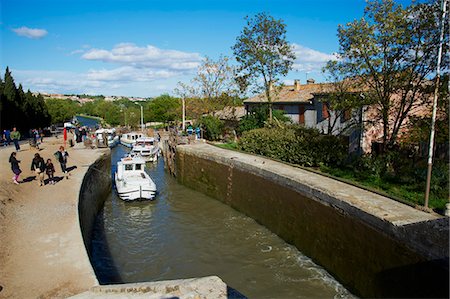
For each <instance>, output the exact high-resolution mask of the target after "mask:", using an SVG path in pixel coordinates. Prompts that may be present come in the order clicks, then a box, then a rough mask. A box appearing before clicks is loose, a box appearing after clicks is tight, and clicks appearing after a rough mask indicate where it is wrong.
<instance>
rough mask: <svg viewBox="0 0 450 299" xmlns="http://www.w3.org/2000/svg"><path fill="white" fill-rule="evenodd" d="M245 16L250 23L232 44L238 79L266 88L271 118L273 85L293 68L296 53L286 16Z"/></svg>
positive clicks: (244, 82) (241, 83)
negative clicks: (280, 17) (261, 84)
mask: <svg viewBox="0 0 450 299" xmlns="http://www.w3.org/2000/svg"><path fill="white" fill-rule="evenodd" d="M246 20H247V25H246V26H245V27H244V29H243V30H242V32H241V34H240V35H239V36H238V37H237V39H236V44H235V45H234V46H233V47H232V49H233V53H234V55H235V57H236V61H237V62H238V64H239V67H238V79H237V81H238V82H239V85H240V86H243V85H244V86H245V85H246V84H248V85H250V84H251V83H253V84H254V85H256V86H257V87H259V88H257V90H258V89H259V91H260V90H261V89H262V90H264V93H265V95H266V98H267V102H268V106H269V119H270V121H271V120H272V97H273V92H272V87H273V86H274V85H275V84H276V83H277V82H278V81H279V78H280V77H281V76H285V75H287V73H288V72H289V71H290V70H291V69H292V65H293V63H294V60H295V54H294V52H293V49H292V47H291V45H290V44H289V42H288V41H287V40H286V25H285V24H284V22H283V20H276V19H274V18H273V17H272V16H270V15H267V14H265V13H259V14H257V15H255V16H254V17H253V18H249V17H246ZM258 79H262V82H263V86H259V85H260V84H258V82H260V81H259V80H258ZM261 87H262V88H261Z"/></svg>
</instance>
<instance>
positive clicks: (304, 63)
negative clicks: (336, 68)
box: [293, 44, 337, 72]
mask: <svg viewBox="0 0 450 299" xmlns="http://www.w3.org/2000/svg"><path fill="white" fill-rule="evenodd" d="M293 49H294V53H295V56H296V57H297V58H296V60H295V62H294V65H293V69H294V70H296V71H304V72H313V71H320V70H321V69H322V67H324V66H325V64H326V63H327V61H329V60H336V59H337V56H336V54H326V53H323V52H319V51H317V50H313V49H310V48H308V47H305V46H302V45H299V44H293Z"/></svg>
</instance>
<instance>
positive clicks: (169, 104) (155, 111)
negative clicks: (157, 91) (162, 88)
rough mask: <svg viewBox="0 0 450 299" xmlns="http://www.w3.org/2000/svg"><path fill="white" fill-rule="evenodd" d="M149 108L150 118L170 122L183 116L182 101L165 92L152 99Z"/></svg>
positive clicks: (148, 115) (148, 114)
mask: <svg viewBox="0 0 450 299" xmlns="http://www.w3.org/2000/svg"><path fill="white" fill-rule="evenodd" d="M147 110H148V112H147V114H146V117H147V118H148V119H150V120H153V121H160V122H163V123H168V122H171V121H175V120H176V119H179V118H180V117H181V101H180V99H178V98H174V97H171V96H169V95H167V94H163V95H161V96H159V97H156V98H154V99H153V100H152V101H150V102H149V103H148V109H147Z"/></svg>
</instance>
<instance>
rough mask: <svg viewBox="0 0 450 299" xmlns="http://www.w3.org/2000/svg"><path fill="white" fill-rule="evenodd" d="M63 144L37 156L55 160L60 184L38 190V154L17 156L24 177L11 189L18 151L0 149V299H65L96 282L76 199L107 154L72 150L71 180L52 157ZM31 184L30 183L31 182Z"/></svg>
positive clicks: (52, 143)
mask: <svg viewBox="0 0 450 299" xmlns="http://www.w3.org/2000/svg"><path fill="white" fill-rule="evenodd" d="M60 145H61V139H55V138H48V139H46V140H44V143H43V144H42V145H41V150H40V151H39V154H40V155H41V156H42V157H43V158H44V160H47V159H48V158H50V159H52V161H53V163H54V165H55V169H56V173H55V177H58V178H59V181H58V182H57V183H56V184H55V185H45V186H42V187H39V186H38V183H37V181H36V180H33V179H34V174H33V172H32V171H31V170H30V168H31V160H32V157H33V156H34V154H35V153H36V152H38V151H37V150H36V149H30V148H29V146H28V145H24V146H22V149H21V151H19V152H18V153H17V158H18V160H20V161H21V163H20V167H21V169H22V174H21V176H20V180H24V179H25V182H23V183H21V184H20V185H15V184H13V181H12V175H13V174H12V172H11V169H10V164H9V163H8V159H9V155H10V154H11V152H12V151H13V150H14V146H10V147H7V148H2V149H0V163H1V164H0V165H1V168H0V298H63V297H67V296H70V295H74V294H77V293H79V292H82V291H85V290H86V289H88V288H89V287H91V286H93V285H96V284H97V280H96V278H95V274H94V273H93V270H92V267H91V265H90V263H89V259H88V257H87V254H86V250H85V248H84V245H83V241H82V238H81V232H80V227H79V222H78V209H77V204H78V193H79V189H80V186H81V182H82V180H83V177H84V174H85V172H86V171H87V169H88V167H89V165H90V164H91V163H93V162H94V161H95V160H96V159H97V158H98V157H99V156H100V155H101V154H102V152H104V151H105V150H91V149H85V148H84V147H83V146H82V145H81V144H80V145H77V146H76V147H74V148H69V149H68V152H69V154H70V157H69V161H68V167H69V168H70V167H72V168H73V166H76V168H73V169H72V170H71V172H70V174H71V175H70V176H69V179H65V178H63V176H62V173H61V168H60V166H59V163H58V162H57V161H55V158H54V156H53V153H54V152H55V151H57V149H58V147H59V146H60ZM27 178H28V179H27Z"/></svg>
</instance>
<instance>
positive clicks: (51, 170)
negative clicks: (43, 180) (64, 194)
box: [45, 159, 55, 185]
mask: <svg viewBox="0 0 450 299" xmlns="http://www.w3.org/2000/svg"><path fill="white" fill-rule="evenodd" d="M45 172H46V173H47V176H48V183H49V184H51V185H54V184H55V177H54V173H55V166H53V163H52V159H47V163H46V164H45Z"/></svg>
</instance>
